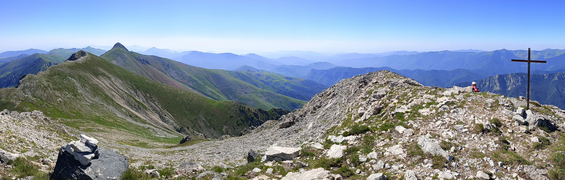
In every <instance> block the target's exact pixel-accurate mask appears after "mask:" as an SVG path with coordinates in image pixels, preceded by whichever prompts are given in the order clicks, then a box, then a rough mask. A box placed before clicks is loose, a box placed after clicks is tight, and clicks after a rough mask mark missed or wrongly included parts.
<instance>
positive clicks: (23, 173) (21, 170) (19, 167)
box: [9, 157, 50, 179]
mask: <svg viewBox="0 0 565 180" xmlns="http://www.w3.org/2000/svg"><path fill="white" fill-rule="evenodd" d="M9 164H12V166H13V167H14V168H12V169H11V170H10V173H12V174H14V175H15V176H16V177H18V178H25V177H28V176H33V177H34V179H49V175H50V174H49V173H45V172H42V171H39V167H37V166H35V165H33V164H32V163H31V162H30V161H28V160H26V159H24V158H22V157H18V158H17V159H16V160H15V161H13V162H11V163H9Z"/></svg>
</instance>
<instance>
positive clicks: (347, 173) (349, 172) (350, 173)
mask: <svg viewBox="0 0 565 180" xmlns="http://www.w3.org/2000/svg"><path fill="white" fill-rule="evenodd" d="M332 173H334V174H339V175H341V176H342V177H345V178H348V177H351V176H353V175H354V174H355V171H353V170H352V169H349V167H347V166H344V167H341V168H339V169H337V170H335V171H332Z"/></svg>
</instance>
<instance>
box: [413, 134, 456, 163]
mask: <svg viewBox="0 0 565 180" xmlns="http://www.w3.org/2000/svg"><path fill="white" fill-rule="evenodd" d="M418 146H420V148H422V151H424V152H425V153H430V154H433V155H441V156H443V157H444V158H445V159H447V160H448V161H451V160H452V159H453V156H451V155H449V153H448V152H447V151H445V150H443V149H442V148H441V146H440V145H439V144H438V143H437V142H436V141H435V140H433V139H430V138H428V137H426V136H420V137H419V138H418Z"/></svg>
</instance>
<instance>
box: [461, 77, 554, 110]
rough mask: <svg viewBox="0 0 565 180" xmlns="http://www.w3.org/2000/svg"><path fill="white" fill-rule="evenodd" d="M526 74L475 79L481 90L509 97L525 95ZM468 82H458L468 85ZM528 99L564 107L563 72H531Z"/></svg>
mask: <svg viewBox="0 0 565 180" xmlns="http://www.w3.org/2000/svg"><path fill="white" fill-rule="evenodd" d="M527 82H528V75H527V74H526V73H513V74H504V75H496V76H491V77H487V78H485V79H482V80H479V81H476V83H477V86H478V87H479V89H480V90H481V91H484V92H492V93H497V94H502V95H505V96H510V97H518V96H523V97H526V96H527V94H526V93H527ZM470 84H471V83H470V82H464V83H458V84H456V85H458V86H469V85H470ZM530 99H532V100H536V101H539V102H540V103H542V104H551V105H555V106H557V107H559V108H565V72H560V73H551V74H532V75H531V79H530Z"/></svg>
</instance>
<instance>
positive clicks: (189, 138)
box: [179, 136, 192, 144]
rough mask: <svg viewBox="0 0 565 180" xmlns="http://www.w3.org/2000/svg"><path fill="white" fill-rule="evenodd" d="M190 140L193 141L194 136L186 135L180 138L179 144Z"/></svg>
mask: <svg viewBox="0 0 565 180" xmlns="http://www.w3.org/2000/svg"><path fill="white" fill-rule="evenodd" d="M188 141H192V138H191V137H190V136H185V137H183V138H182V139H181V140H180V142H179V144H184V143H186V142H188Z"/></svg>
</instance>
